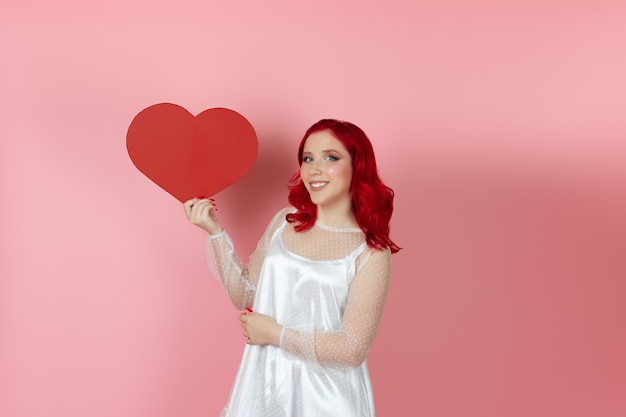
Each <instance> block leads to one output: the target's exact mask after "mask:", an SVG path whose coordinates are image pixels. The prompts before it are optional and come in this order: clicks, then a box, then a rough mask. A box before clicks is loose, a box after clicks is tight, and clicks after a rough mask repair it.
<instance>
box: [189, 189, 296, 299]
mask: <svg viewBox="0 0 626 417" xmlns="http://www.w3.org/2000/svg"><path fill="white" fill-rule="evenodd" d="M194 200H195V201H194ZM189 206H191V207H189ZM203 206H204V208H203ZM185 210H186V212H187V213H188V218H189V220H190V221H191V222H192V223H193V224H195V225H197V226H198V227H201V228H202V229H204V230H206V231H207V232H208V233H209V234H208V236H207V241H206V250H207V261H208V264H209V270H210V271H211V274H212V275H213V276H214V277H215V278H216V279H217V280H218V282H219V283H220V284H221V285H222V286H223V287H224V289H225V290H226V293H227V294H228V296H229V298H230V300H231V302H232V303H233V305H234V306H235V307H236V308H238V309H241V310H243V309H245V308H246V307H251V306H252V303H253V301H254V295H255V293H256V285H257V283H258V280H259V274H260V271H261V266H262V264H263V261H264V259H265V254H266V252H267V247H268V245H269V241H270V239H271V237H272V235H273V233H274V231H275V230H276V228H278V226H280V224H281V222H282V220H283V219H284V218H285V214H286V210H287V209H285V210H281V211H280V212H279V213H278V214H276V215H275V216H274V219H273V220H272V221H271V222H270V224H269V225H268V227H267V229H266V230H265V233H264V234H263V236H262V237H261V239H260V240H259V242H258V243H257V247H256V249H255V251H254V252H253V253H252V255H251V256H250V260H249V262H248V264H247V265H244V264H243V263H242V262H241V261H240V259H239V257H238V256H237V254H236V252H235V248H234V244H233V242H232V240H231V238H230V236H229V235H228V233H227V232H226V231H225V230H224V228H223V227H222V225H221V224H220V223H219V220H218V219H217V216H215V213H214V210H215V205H214V203H212V202H211V201H210V200H208V199H202V200H198V199H192V200H189V201H188V202H186V203H185ZM194 210H197V212H195V211H194ZM214 232H217V233H214Z"/></svg>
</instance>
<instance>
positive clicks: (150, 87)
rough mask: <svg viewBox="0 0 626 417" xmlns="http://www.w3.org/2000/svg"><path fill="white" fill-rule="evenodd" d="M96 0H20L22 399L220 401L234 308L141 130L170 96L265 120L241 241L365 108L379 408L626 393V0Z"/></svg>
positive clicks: (175, 407)
mask: <svg viewBox="0 0 626 417" xmlns="http://www.w3.org/2000/svg"><path fill="white" fill-rule="evenodd" d="M85 3H86V2H84V1H74V0H65V1H63V0H61V1H56V2H44V1H40V2H34V1H21V2H14V1H8V0H2V3H1V5H0V59H1V64H0V136H1V149H0V170H1V172H0V173H1V176H0V187H1V193H2V204H1V205H0V207H1V208H0V210H1V215H0V230H1V234H0V236H1V237H0V239H1V240H0V245H1V249H2V250H1V259H0V276H1V281H0V329H1V333H0V337H1V339H0V343H1V344H0V415H2V416H3V417H39V416H41V417H44V416H45V417H57V416H59V417H60V416H64V417H68V416H80V417H83V416H93V417H100V416H102V417H110V416H117V417H131V416H132V417H142V416H146V417H148V416H149V417H159V416H163V417H165V416H216V415H217V414H218V412H219V410H220V409H221V407H222V406H223V404H224V402H225V400H226V397H227V394H228V391H229V390H230V387H231V383H232V380H233V378H234V375H235V371H236V369H237V366H238V362H239V358H240V355H241V351H242V349H243V340H242V337H241V335H240V329H239V326H238V323H237V320H236V317H237V314H238V312H237V311H236V310H234V309H232V308H231V307H229V306H228V303H227V301H226V298H225V297H224V295H223V294H222V291H221V290H220V288H219V287H218V285H217V284H216V283H215V282H214V281H213V279H212V278H211V277H210V276H209V275H208V273H207V268H206V264H205V260H204V253H203V250H204V248H203V245H204V235H203V233H202V232H201V231H200V230H199V229H196V228H194V227H192V226H190V225H189V224H188V223H187V222H186V219H185V216H184V213H183V210H182V207H181V205H180V204H179V203H178V202H177V201H176V200H175V199H174V198H172V197H171V196H169V195H168V194H166V193H165V192H163V191H162V190H160V189H159V188H158V187H156V186H155V185H154V184H152V183H151V182H150V181H149V180H147V179H146V178H145V177H143V176H142V175H141V174H140V173H139V171H138V170H136V169H135V168H134V166H133V165H132V163H131V161H130V159H129V157H128V155H127V154H126V149H125V134H126V129H127V128H128V126H129V124H130V122H131V120H132V118H133V117H134V116H135V114H137V113H138V112H139V111H140V110H142V109H143V108H145V107H147V106H149V105H152V104H155V103H159V102H173V103H176V104H180V105H182V106H184V107H186V108H187V109H188V110H190V111H191V112H192V113H194V114H196V113H198V112H200V111H202V110H204V109H207V108H210V107H218V106H221V107H228V108H231V109H233V110H236V111H238V112H240V113H242V114H243V115H244V116H246V117H247V118H248V120H250V122H251V123H252V124H253V125H254V126H255V127H256V129H257V133H258V136H259V144H260V151H259V158H258V160H257V163H256V165H255V166H254V168H253V169H252V171H251V173H250V174H249V175H248V176H247V177H246V178H245V179H244V180H243V181H241V182H240V183H238V184H237V185H235V186H233V187H232V188H230V189H228V190H226V191H224V192H222V193H220V194H219V195H217V196H216V197H217V201H218V205H219V207H220V214H221V216H222V219H223V222H224V223H225V225H226V227H227V228H228V229H229V231H230V233H231V234H232V236H233V237H234V239H235V241H236V243H237V244H238V251H239V253H240V255H241V256H242V257H243V258H247V256H248V255H249V253H250V252H251V251H252V249H253V247H254V245H255V243H256V239H257V237H258V236H259V235H260V234H261V232H262V230H263V228H264V227H265V224H266V222H267V221H268V220H269V217H270V216H271V215H272V214H273V212H274V211H275V210H277V209H278V208H280V207H282V206H284V205H285V204H286V198H285V197H286V189H285V184H286V181H287V179H288V178H289V176H290V175H291V173H292V172H293V171H294V170H295V169H296V166H297V165H296V157H295V152H296V146H297V142H298V140H299V138H300V136H301V135H302V133H303V132H304V130H305V129H306V128H307V127H308V126H309V125H310V124H312V123H313V122H315V121H317V120H318V119H320V118H322V117H328V116H331V117H337V118H342V119H347V120H350V121H353V122H355V123H356V124H358V125H360V126H361V127H363V129H364V130H365V131H366V132H367V133H368V134H369V136H370V137H371V139H372V141H373V143H374V146H375V149H376V151H377V155H378V159H379V165H380V170H381V174H382V176H383V179H384V180H385V181H386V182H387V183H388V184H389V185H391V186H392V187H393V188H394V189H395V190H396V193H397V199H396V202H397V208H396V215H395V217H394V220H393V223H392V236H393V238H394V239H395V240H396V241H397V242H398V244H400V245H401V246H403V247H404V250H403V251H402V252H400V253H399V254H398V255H395V256H394V267H393V278H392V279H393V283H392V288H391V293H390V296H389V302H388V306H387V309H386V312H385V316H384V318H383V323H382V326H381V329H380V333H379V336H378V338H377V340H376V342H375V345H374V347H373V349H372V351H371V354H370V359H369V362H370V367H371V371H372V375H373V383H374V390H375V394H376V402H377V405H378V413H379V415H380V416H382V417H388V416H428V417H459V416H463V417H464V416H480V417H502V416H506V417H518V416H519V417H522V416H524V417H526V416H542V417H543V416H569V417H577V416H580V417H583V416H594V417H617V416H624V415H626V395H624V393H625V392H626V356H625V355H624V352H625V351H626V334H625V329H626V311H625V310H626V307H625V305H626V303H625V302H624V300H625V296H626V284H625V279H624V278H625V277H626V260H625V258H626V256H624V252H625V248H626V219H625V215H624V213H625V212H626V195H625V194H626V193H625V190H626V187H625V184H626V117H624V112H625V109H626V81H625V80H626V77H624V74H626V24H625V23H624V22H626V7H625V6H620V5H619V4H620V3H621V4H622V5H623V4H624V3H623V2H621V1H619V2H618V1H615V2H603V1H587V2H580V1H578V2H577V1H568V2H556V1H543V2H529V1H527V0H524V1H522V0H518V1H512V2H506V4H503V3H505V2H496V1H475V2H461V1H451V0H444V1H430V2H414V1H403V2H401V1H396V2H382V1H381V2H376V3H375V2H357V1H344V2H338V1H326V0H324V1H316V2H307V3H305V2H288V1H279V0H267V1H264V2H248V3H249V4H246V3H245V2H234V1H232V2H226V1H224V2H215V1H191V0H177V1H167V2H165V1H137V0H134V1H133V0H130V1H129V0H124V1H121V0H113V1H108V2H106V3H105V2H102V4H95V5H94V4H89V5H87V4H85ZM224 157H225V158H229V157H233V158H234V157H235V156H231V155H224Z"/></svg>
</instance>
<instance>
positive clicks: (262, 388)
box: [208, 210, 389, 417]
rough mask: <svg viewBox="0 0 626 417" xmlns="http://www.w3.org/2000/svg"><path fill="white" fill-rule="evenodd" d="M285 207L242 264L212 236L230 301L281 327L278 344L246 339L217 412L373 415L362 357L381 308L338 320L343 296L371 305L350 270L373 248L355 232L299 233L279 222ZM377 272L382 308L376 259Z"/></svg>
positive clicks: (271, 416) (241, 416)
mask: <svg viewBox="0 0 626 417" xmlns="http://www.w3.org/2000/svg"><path fill="white" fill-rule="evenodd" d="M286 212H287V211H284V210H283V211H281V212H280V213H279V214H278V215H277V216H276V217H275V219H274V221H273V222H272V223H271V224H270V227H268V230H267V231H266V234H265V235H264V238H263V239H262V240H261V242H260V244H259V246H258V247H257V250H256V251H255V254H253V256H252V257H251V262H250V264H249V265H248V268H244V267H243V266H242V265H241V263H239V262H238V259H237V257H236V256H235V255H234V249H233V247H232V242H231V241H230V239H229V238H228V235H225V234H221V235H217V236H211V237H210V239H209V242H210V244H209V245H208V248H209V249H210V250H209V255H210V256H209V260H210V264H211V265H212V266H213V270H214V273H216V274H217V275H219V278H220V281H221V282H222V283H223V284H224V286H225V287H226V289H227V290H228V291H229V295H231V299H233V302H235V304H236V305H237V306H238V307H239V308H245V307H246V306H251V307H252V308H253V309H254V311H255V312H257V313H262V314H267V315H269V316H271V317H274V318H275V319H276V321H277V322H278V323H279V324H281V325H282V326H284V328H285V331H284V333H283V335H282V338H281V343H280V346H279V347H277V346H271V345H263V346H260V345H246V347H245V350H244V354H243V358H242V361H241V365H240V368H239V371H238V374H237V377H236V380H235V384H234V386H233V388H232V391H231V394H230V398H229V400H228V403H227V405H226V407H225V408H224V410H223V412H222V416H224V417H253V416H254V417H283V416H284V417H299V416H302V417H306V416H311V417H322V416H341V417H371V416H374V415H375V410H374V398H373V392H372V384H371V381H370V376H369V373H368V369H367V363H366V361H365V356H366V354H367V351H368V350H369V347H370V345H371V342H372V341H373V336H374V334H375V332H376V328H377V326H378V321H379V320H380V314H381V313H382V307H381V308H380V311H377V312H375V314H374V315H373V316H372V315H369V314H365V315H364V314H361V313H359V312H358V311H356V310H355V311H354V312H353V313H352V314H351V316H352V317H353V325H352V326H350V323H346V322H345V313H346V310H347V307H348V302H349V299H350V300H355V301H354V302H353V305H354V306H356V307H358V305H359V304H360V303H361V302H365V301H372V300H364V301H360V300H361V299H363V298H364V297H363V294H361V297H359V296H358V294H351V292H352V290H351V284H352V282H353V280H354V279H355V277H356V276H357V270H358V271H359V273H360V271H363V270H364V266H365V265H367V264H368V263H369V261H371V260H372V259H375V257H373V256H370V255H371V254H372V250H370V249H369V248H368V247H367V244H366V243H365V239H364V235H363V233H362V232H361V230H360V229H333V228H329V227H326V226H323V225H320V224H316V225H315V226H314V227H313V228H312V229H311V230H309V231H306V232H300V233H296V232H295V231H293V225H291V224H290V223H287V222H286V221H285V220H284V215H285V214H286ZM219 240H222V241H223V242H222V243H219V242H218V241H219ZM309 242H314V243H315V245H314V246H311V244H310V243H309ZM320 243H321V244H322V247H323V249H321V250H320V248H319V245H320ZM346 250H349V252H348V253H345V252H346ZM342 252H343V253H342ZM387 252H388V251H387ZM374 253H380V254H385V253H386V252H385V251H374ZM305 255H307V256H305ZM329 255H330V256H329ZM257 258H258V259H257ZM379 258H381V259H387V260H388V256H380V255H379ZM261 259H262V262H261ZM255 262H256V264H258V263H260V270H259V268H258V266H255ZM373 263H375V262H373ZM371 269H372V268H370V270H371ZM374 269H375V270H377V271H379V272H380V270H381V269H382V272H383V273H382V275H381V276H383V279H382V280H379V281H382V282H381V285H379V286H378V288H379V289H380V290H381V291H383V292H384V294H382V304H383V305H384V297H385V296H386V291H387V286H388V275H389V273H388V272H389V268H388V265H387V267H386V268H385V265H384V263H383V265H382V266H381V265H378V268H374ZM370 272H371V271H370ZM257 273H258V277H257V276H256V275H257ZM384 275H386V277H384ZM370 279H371V277H370ZM231 280H234V283H233V282H231ZM364 283H365V279H364ZM235 284H236V285H235ZM369 287H372V286H371V285H369ZM370 290H371V288H370ZM370 290H367V292H369V291H370ZM233 295H234V297H233ZM374 298H376V297H374ZM378 298H380V297H378ZM252 300H253V301H252ZM351 303H352V301H351ZM370 306H371V304H370ZM376 309H377V308H376V306H374V310H376ZM346 324H347V325H348V326H347V327H346ZM351 327H352V328H351ZM372 330H373V333H374V334H371V333H372Z"/></svg>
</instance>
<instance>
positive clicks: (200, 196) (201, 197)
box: [196, 195, 204, 200]
mask: <svg viewBox="0 0 626 417" xmlns="http://www.w3.org/2000/svg"><path fill="white" fill-rule="evenodd" d="M196 198H197V199H198V200H202V199H204V196H203V195H199V196H198V197H196Z"/></svg>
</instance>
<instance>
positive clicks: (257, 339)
mask: <svg viewBox="0 0 626 417" xmlns="http://www.w3.org/2000/svg"><path fill="white" fill-rule="evenodd" d="M369 253H370V255H369V259H367V260H366V261H365V264H364V265H363V266H362V267H361V269H359V271H358V272H357V274H356V276H355V277H354V280H353V281H352V284H351V285H350V293H349V295H348V302H347V305H346V310H345V312H344V315H343V317H342V320H341V326H340V328H339V330H337V331H331V332H319V331H303V330H298V329H295V328H287V327H282V329H281V327H280V325H279V324H277V323H276V321H275V320H274V319H273V318H271V317H269V316H265V315H263V314H258V313H252V314H243V315H241V316H240V320H241V321H242V325H243V327H244V335H245V336H247V337H249V339H248V343H249V344H272V345H278V346H280V347H281V348H282V349H284V350H285V351H288V352H290V353H292V354H295V355H297V356H300V357H301V358H303V359H305V360H308V361H312V362H316V363H319V364H321V365H328V366H337V367H355V366H359V365H360V364H361V363H363V361H364V360H365V358H366V357H367V353H368V352H369V350H370V347H371V346H372V343H373V342H374V338H375V336H376V332H377V330H378V325H379V323H380V319H381V317H382V314H383V309H384V307H385V301H386V298H387V292H388V290H389V280H390V275H391V274H390V272H391V252H390V251H389V250H388V249H387V250H384V251H378V250H372V251H371V252H369Z"/></svg>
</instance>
